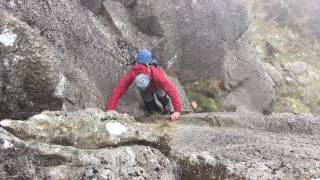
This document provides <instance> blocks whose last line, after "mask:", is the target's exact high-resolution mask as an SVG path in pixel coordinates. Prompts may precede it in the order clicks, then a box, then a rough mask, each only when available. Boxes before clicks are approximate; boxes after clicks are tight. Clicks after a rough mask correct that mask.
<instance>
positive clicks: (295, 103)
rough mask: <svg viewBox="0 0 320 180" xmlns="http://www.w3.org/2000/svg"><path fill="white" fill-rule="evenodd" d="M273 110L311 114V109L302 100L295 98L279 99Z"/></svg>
mask: <svg viewBox="0 0 320 180" xmlns="http://www.w3.org/2000/svg"><path fill="white" fill-rule="evenodd" d="M273 110H274V111H276V112H292V113H310V109H309V108H308V107H307V106H306V105H304V104H303V102H302V101H301V100H299V99H296V98H293V97H279V98H278V99H277V100H276V103H275V104H274V107H273Z"/></svg>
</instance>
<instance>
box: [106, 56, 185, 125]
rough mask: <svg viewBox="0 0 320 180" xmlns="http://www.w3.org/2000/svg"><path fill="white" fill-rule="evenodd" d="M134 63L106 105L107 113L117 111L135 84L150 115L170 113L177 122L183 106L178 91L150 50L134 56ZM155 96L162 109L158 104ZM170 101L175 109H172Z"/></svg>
mask: <svg viewBox="0 0 320 180" xmlns="http://www.w3.org/2000/svg"><path fill="white" fill-rule="evenodd" d="M134 61H135V63H134V64H133V65H132V67H131V69H130V70H129V71H128V72H127V73H126V75H125V76H124V77H123V78H122V79H121V80H120V81H119V83H118V86H117V87H116V88H115V89H114V90H113V92H112V95H111V97H110V98H109V100H108V103H107V104H106V107H105V111H107V112H112V111H115V110H114V109H115V108H116V106H117V104H118V101H119V99H120V98H121V96H122V95H123V94H124V93H125V91H126V90H127V89H128V88H129V86H130V85H131V84H132V83H133V82H134V84H135V86H136V87H137V89H138V90H139V92H140V95H141V97H142V99H143V101H144V104H145V107H146V110H147V112H148V114H152V112H153V111H156V112H162V113H163V114H169V113H170V114H171V120H172V121H176V120H177V119H178V118H179V116H180V113H181V104H180V101H179V98H178V96H177V92H176V89H175V88H174V87H173V85H172V84H171V83H170V82H169V81H168V79H167V78H166V75H165V72H164V71H163V69H162V68H161V67H160V66H159V65H158V63H157V62H156V61H155V60H153V58H152V53H151V52H150V51H148V50H140V51H139V52H138V53H137V54H136V55H135V56H134ZM155 96H156V97H157V99H158V101H159V102H160V103H161V105H162V107H160V106H159V105H158V104H157V103H156V100H155ZM168 96H169V97H168ZM169 98H170V99H169ZM170 100H171V102H172V104H173V107H174V108H172V105H171V103H170Z"/></svg>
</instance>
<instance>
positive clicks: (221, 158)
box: [0, 109, 320, 180]
mask: <svg viewBox="0 0 320 180" xmlns="http://www.w3.org/2000/svg"><path fill="white" fill-rule="evenodd" d="M151 119H152V117H151ZM151 119H150V118H149V121H150V120H151ZM157 119H158V121H157V122H156V123H150V122H148V123H139V122H137V121H135V120H134V119H133V118H132V117H130V116H128V115H125V114H118V113H105V112H102V111H101V110H99V109H86V110H84V111H77V112H73V113H71V112H69V113H68V112H61V111H54V112H52V111H46V112H43V113H41V114H38V115H35V116H33V117H31V118H29V119H28V120H27V121H17V120H16V121H13V120H9V119H7V120H2V121H0V126H1V127H0V155H1V156H0V175H1V177H6V178H13V179H19V178H22V177H23V178H30V179H37V178H42V179H68V178H71V179H72V178H77V179H119V177H120V178H121V179H163V180H164V179H166V180H167V179H168V180H169V179H199V180H200V179H239V178H241V179H252V178H253V179H259V178H266V179H267V178H272V179H286V178H288V179H312V178H319V177H320V174H319V172H320V166H319V164H320V159H319V156H320V154H319V151H318V149H319V148H320V147H319V144H320V142H319V130H320V121H319V119H320V117H319V116H316V115H311V114H300V115H294V114H272V115H270V116H263V115H261V114H252V113H249V114H247V113H203V114H189V115H183V116H181V118H180V120H179V121H178V122H177V123H169V122H165V120H164V119H162V118H161V117H157ZM159 120H160V121H159ZM65 142H68V143H65Z"/></svg>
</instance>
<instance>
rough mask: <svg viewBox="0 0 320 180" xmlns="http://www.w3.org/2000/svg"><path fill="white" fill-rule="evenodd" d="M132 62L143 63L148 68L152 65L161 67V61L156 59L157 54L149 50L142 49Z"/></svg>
mask: <svg viewBox="0 0 320 180" xmlns="http://www.w3.org/2000/svg"><path fill="white" fill-rule="evenodd" d="M132 64H143V65H145V66H147V67H148V68H149V67H150V66H151V65H154V66H155V67H157V68H159V62H158V61H157V60H156V58H155V56H154V55H153V54H152V53H151V52H150V51H148V50H141V51H139V52H138V53H136V54H135V55H134V58H133V60H132Z"/></svg>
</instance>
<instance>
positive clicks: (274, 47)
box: [248, 0, 320, 114]
mask: <svg viewBox="0 0 320 180" xmlns="http://www.w3.org/2000/svg"><path fill="white" fill-rule="evenodd" d="M248 2H250V3H249V4H251V6H252V8H251V10H252V16H254V18H252V22H253V23H252V24H253V26H255V27H257V28H255V31H254V32H253V40H254V43H255V47H257V50H258V52H259V57H261V59H263V60H264V61H265V62H266V63H265V64H264V65H265V68H266V71H267V72H268V74H269V75H270V76H271V78H272V79H273V80H274V81H275V82H276V86H275V88H276V92H277V96H276V100H275V102H274V103H273V104H274V106H273V111H274V112H293V113H308V112H311V113H317V114H319V112H320V108H319V101H320V99H319V92H320V91H319V89H320V86H319V83H318V82H319V78H318V77H319V72H320V64H319V61H318V59H319V56H320V53H319V52H320V45H319V39H320V36H319V32H320V31H319V26H320V24H319V22H320V21H319V16H318V15H317V12H318V11H319V8H320V6H319V4H318V3H315V2H313V1H308V2H306V3H304V2H303V1H301V0H292V1H286V2H285V1H278V0H270V1H263V2H258V1H251V0H248ZM283 80H284V81H283Z"/></svg>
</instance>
